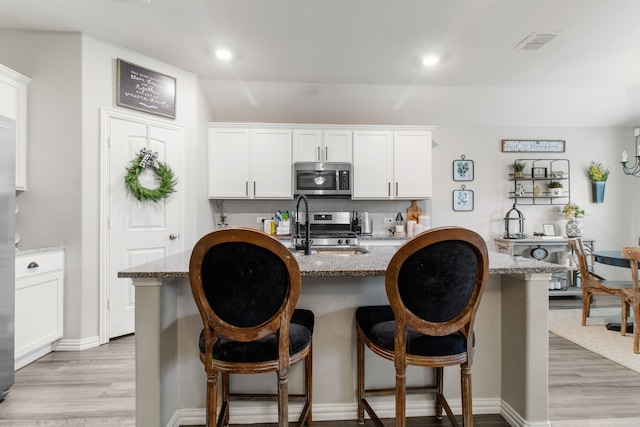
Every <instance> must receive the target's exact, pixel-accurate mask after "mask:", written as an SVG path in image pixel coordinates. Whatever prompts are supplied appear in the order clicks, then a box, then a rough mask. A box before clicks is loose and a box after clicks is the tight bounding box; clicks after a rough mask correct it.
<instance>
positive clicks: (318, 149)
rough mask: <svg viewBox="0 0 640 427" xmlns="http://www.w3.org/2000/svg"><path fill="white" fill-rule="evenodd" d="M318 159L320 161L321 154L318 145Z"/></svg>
mask: <svg viewBox="0 0 640 427" xmlns="http://www.w3.org/2000/svg"><path fill="white" fill-rule="evenodd" d="M318 161H319V162H321V161H322V156H321V155H320V146H319V145H318Z"/></svg>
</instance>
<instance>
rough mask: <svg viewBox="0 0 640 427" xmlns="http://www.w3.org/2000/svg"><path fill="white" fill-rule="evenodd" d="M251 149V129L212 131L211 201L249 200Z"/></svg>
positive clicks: (210, 162)
mask: <svg viewBox="0 0 640 427" xmlns="http://www.w3.org/2000/svg"><path fill="white" fill-rule="evenodd" d="M250 147H251V133H250V131H249V130H248V129H209V198H211V199H246V198H249V197H250V193H249V187H250V181H251V174H250Z"/></svg>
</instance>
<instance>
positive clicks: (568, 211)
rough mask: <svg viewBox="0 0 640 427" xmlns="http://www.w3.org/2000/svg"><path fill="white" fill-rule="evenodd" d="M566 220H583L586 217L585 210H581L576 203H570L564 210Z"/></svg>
mask: <svg viewBox="0 0 640 427" xmlns="http://www.w3.org/2000/svg"><path fill="white" fill-rule="evenodd" d="M562 213H563V214H564V219H574V218H582V217H583V216H584V209H580V206H578V205H576V204H575V203H569V204H567V205H564V207H563V208H562Z"/></svg>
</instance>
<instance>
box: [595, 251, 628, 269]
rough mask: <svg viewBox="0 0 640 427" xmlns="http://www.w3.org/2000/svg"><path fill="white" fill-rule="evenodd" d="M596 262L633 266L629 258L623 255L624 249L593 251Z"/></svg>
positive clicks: (617, 265) (616, 265)
mask: <svg viewBox="0 0 640 427" xmlns="http://www.w3.org/2000/svg"><path fill="white" fill-rule="evenodd" d="M591 255H593V259H594V261H595V262H599V263H600V264H606V265H613V266H615V267H626V268H629V267H631V263H630V261H629V258H624V257H623V256H622V250H606V251H594V252H592V253H591Z"/></svg>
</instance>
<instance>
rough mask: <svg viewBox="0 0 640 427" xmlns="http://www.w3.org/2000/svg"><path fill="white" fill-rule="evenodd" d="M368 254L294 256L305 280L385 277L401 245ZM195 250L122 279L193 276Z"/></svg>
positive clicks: (542, 268) (546, 269)
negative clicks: (190, 259)
mask: <svg viewBox="0 0 640 427" xmlns="http://www.w3.org/2000/svg"><path fill="white" fill-rule="evenodd" d="M366 249H367V250H368V253H364V254H358V255H325V254H312V255H309V256H305V255H304V253H302V251H295V252H294V255H295V257H296V259H297V260H298V264H299V265H300V271H301V273H302V276H303V277H338V276H353V277H357V276H384V274H385V272H386V269H387V265H388V264H389V260H390V259H391V257H392V256H393V254H394V253H395V252H396V250H397V249H398V247H397V246H371V247H367V248H366ZM190 257H191V251H185V252H182V253H179V254H176V255H172V256H169V257H166V258H163V259H160V260H157V261H152V262H149V263H146V264H142V265H139V266H136V267H131V268H128V269H126V270H123V271H120V272H118V277H128V278H142V279H144V278H147V279H171V278H181V277H182V278H188V277H189V258H190ZM566 271H567V268H566V267H563V266H561V265H558V264H551V263H548V262H544V261H537V260H534V259H532V258H523V257H512V256H510V255H506V254H501V253H497V252H489V274H527V273H559V272H566Z"/></svg>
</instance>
